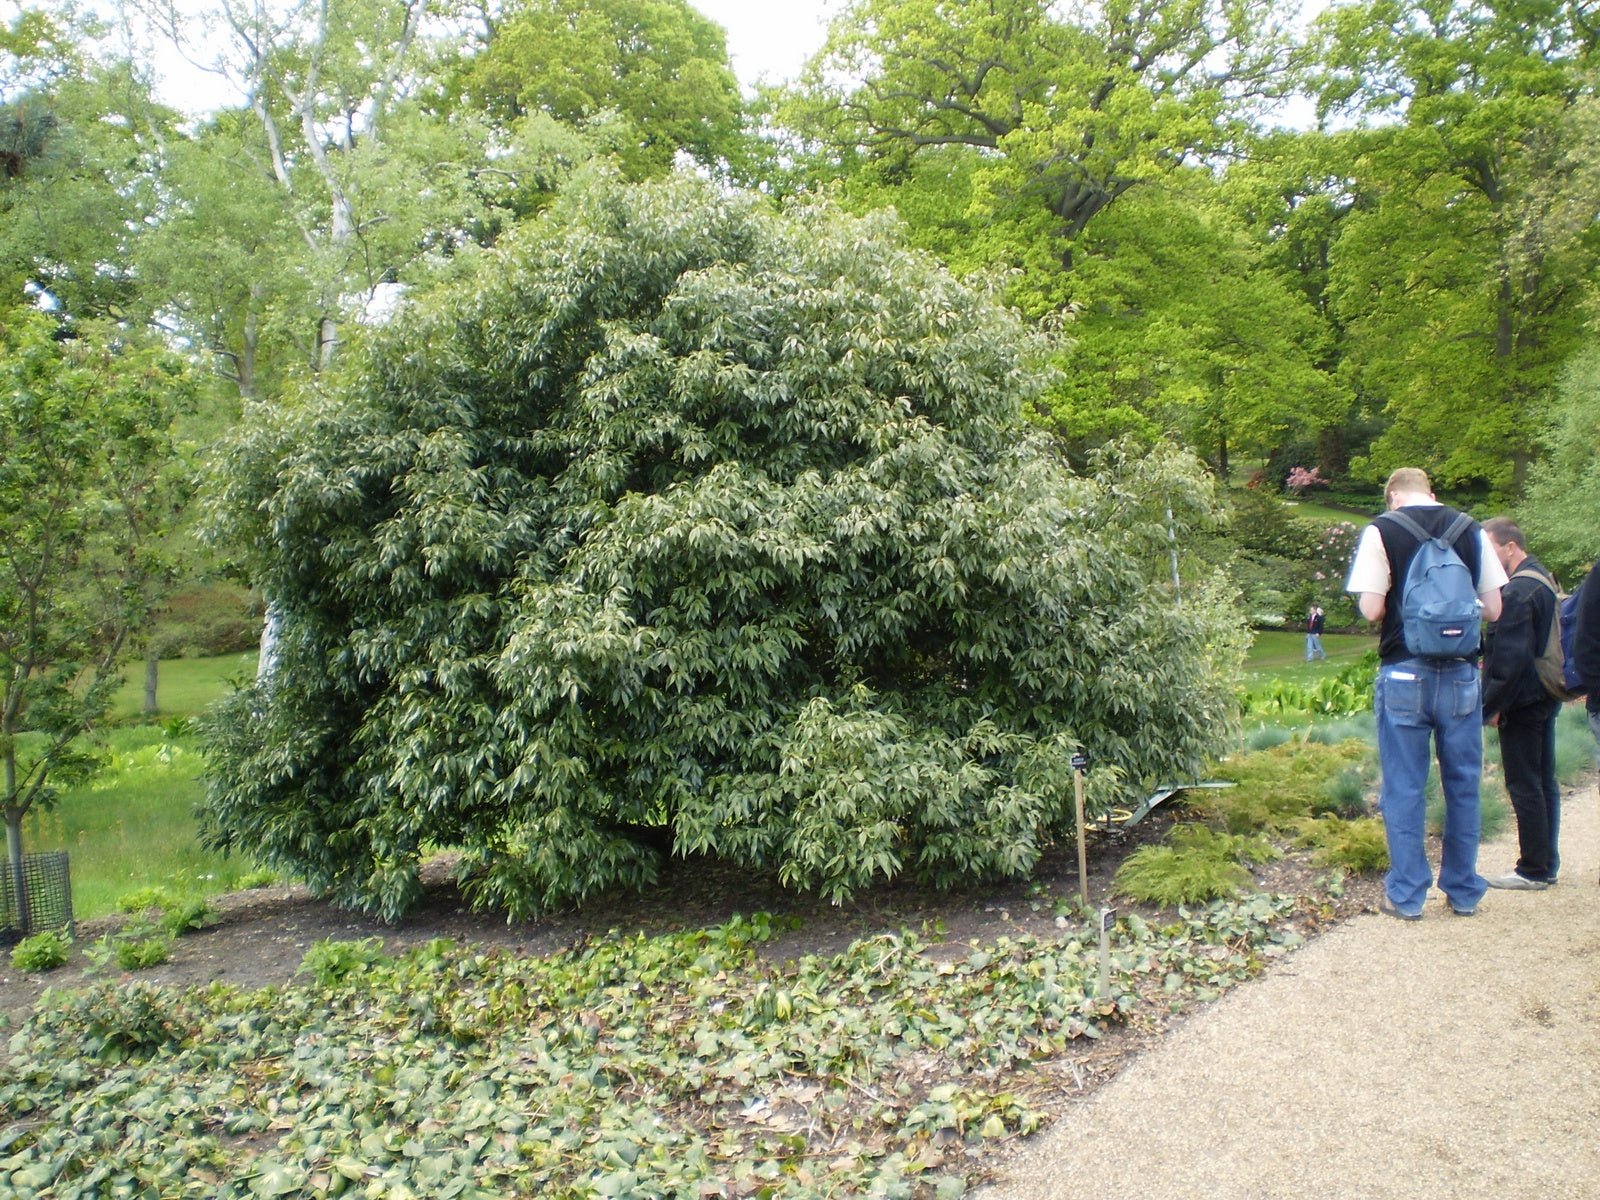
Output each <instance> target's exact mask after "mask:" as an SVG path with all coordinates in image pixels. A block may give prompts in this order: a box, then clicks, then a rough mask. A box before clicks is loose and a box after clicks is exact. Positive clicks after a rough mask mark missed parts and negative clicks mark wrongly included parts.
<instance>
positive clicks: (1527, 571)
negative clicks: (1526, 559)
mask: <svg viewBox="0 0 1600 1200" xmlns="http://www.w3.org/2000/svg"><path fill="white" fill-rule="evenodd" d="M1511 578H1513V579H1537V580H1538V581H1539V582H1540V583H1542V584H1544V585H1545V587H1547V588H1549V589H1550V591H1551V592H1553V593H1554V594H1555V595H1556V596H1557V597H1559V596H1560V595H1561V589H1560V588H1558V587H1557V586H1556V585H1555V583H1554V581H1552V580H1551V578H1550V577H1549V576H1548V575H1546V574H1545V573H1544V572H1543V571H1535V570H1532V569H1531V568H1528V567H1519V568H1518V569H1517V570H1515V571H1513V572H1511Z"/></svg>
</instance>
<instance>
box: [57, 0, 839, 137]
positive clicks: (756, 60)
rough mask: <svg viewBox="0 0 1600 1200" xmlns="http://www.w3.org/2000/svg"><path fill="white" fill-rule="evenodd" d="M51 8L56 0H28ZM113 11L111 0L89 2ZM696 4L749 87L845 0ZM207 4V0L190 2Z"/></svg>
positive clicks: (802, 50)
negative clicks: (724, 40) (722, 35)
mask: <svg viewBox="0 0 1600 1200" xmlns="http://www.w3.org/2000/svg"><path fill="white" fill-rule="evenodd" d="M28 2H29V3H32V4H40V3H42V4H43V5H44V6H45V7H49V6H50V4H51V2H52V0H28ZM90 2H91V4H96V5H97V6H98V7H100V8H101V9H102V10H103V11H105V12H106V13H107V15H110V12H111V6H110V3H109V0H90ZM690 3H691V4H693V5H694V7H695V8H697V9H699V10H700V11H701V12H702V13H704V14H705V15H706V16H708V17H710V18H711V19H712V20H713V21H715V22H716V23H717V24H719V25H721V26H722V27H723V28H724V29H725V30H727V32H728V54H729V56H730V57H731V58H732V59H733V69H734V73H735V74H737V75H738V77H739V82H740V83H742V84H744V85H745V87H746V88H750V87H753V86H754V85H755V84H756V83H758V82H763V81H765V82H768V83H779V82H782V81H783V80H786V79H792V78H794V76H795V75H797V74H798V73H799V71H800V67H801V64H803V63H804V62H805V60H806V59H808V58H810V57H811V55H812V54H814V53H816V51H817V50H818V49H819V48H820V47H821V45H822V38H823V35H824V33H826V31H827V22H828V19H829V17H831V16H833V15H835V14H836V13H838V11H839V9H840V7H841V6H842V5H843V3H844V0H690ZM190 6H191V7H192V8H196V9H198V8H203V7H204V6H205V4H204V0H190ZM153 49H154V54H153V60H154V65H155V66H156V69H157V71H158V73H159V74H160V75H161V76H162V77H163V80H162V82H163V86H162V87H161V88H160V89H158V90H159V92H160V94H161V96H162V99H164V100H166V101H167V102H168V103H171V104H177V105H178V106H179V107H182V108H186V109H188V110H190V111H203V110H205V109H208V108H210V107H212V106H213V105H215V104H217V103H219V102H222V101H223V97H222V96H221V95H220V94H218V92H219V84H218V82H217V81H216V80H214V79H206V78H205V77H204V76H202V75H200V74H199V73H198V72H196V71H194V70H193V68H189V67H187V66H186V65H185V64H184V63H183V62H182V60H181V59H179V58H178V57H177V56H176V55H175V54H173V52H172V51H171V50H170V49H169V48H167V47H166V46H163V45H160V44H159V43H158V44H157V45H156V46H155V47H154V48H153Z"/></svg>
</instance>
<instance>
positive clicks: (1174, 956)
mask: <svg viewBox="0 0 1600 1200" xmlns="http://www.w3.org/2000/svg"><path fill="white" fill-rule="evenodd" d="M1319 911H1320V912H1322V914H1323V915H1325V910H1320V909H1319V904H1318V902H1315V901H1305V900H1293V899H1289V898H1284V897H1269V896H1265V895H1256V896H1253V897H1250V898H1247V899H1243V900H1238V901H1231V902H1226V903H1218V904H1216V905H1213V906H1211V907H1209V908H1206V909H1204V910H1201V911H1194V912H1186V911H1180V912H1179V914H1178V916H1177V917H1176V918H1175V919H1172V920H1168V921H1165V922H1163V923H1160V924H1156V923H1153V922H1151V921H1146V920H1144V919H1141V918H1140V917H1138V916H1132V915H1130V916H1126V917H1123V918H1121V919H1118V920H1117V921H1116V922H1115V923H1114V925H1113V926H1112V927H1111V929H1110V931H1109V938H1108V945H1109V954H1108V955H1107V956H1106V959H1105V961H1104V965H1103V966H1102V959H1101V954H1100V949H1099V926H1098V922H1088V923H1083V922H1080V921H1079V919H1078V917H1077V916H1075V915H1073V916H1067V915H1064V916H1063V917H1061V918H1060V919H1059V921H1058V924H1059V925H1060V926H1061V928H1059V929H1058V930H1057V931H1056V936H1053V937H1050V938H1039V937H1036V936H1032V935H1020V936H1017V937H1013V938H999V939H996V940H992V941H989V942H986V943H985V944H982V945H974V944H959V945H958V944H950V943H940V942H938V941H936V940H934V939H935V934H934V932H933V931H925V932H924V933H923V934H916V933H911V932H902V933H898V934H883V935H878V936H874V937H868V938H864V939H861V940H859V941H857V942H855V943H854V944H853V945H852V946H851V947H850V948H849V949H848V950H847V951H845V952H844V953H842V954H839V955H836V956H832V957H821V956H808V957H805V958H802V959H799V960H788V961H783V962H778V961H774V959H773V958H772V957H769V956H767V955H764V954H763V947H764V946H765V945H766V944H767V943H768V942H769V941H770V939H771V938H772V937H773V933H774V930H773V922H772V921H771V920H770V919H768V918H766V917H764V916H758V917H756V918H754V919H748V920H747V919H740V918H736V919H734V920H732V921H729V922H726V923H724V924H722V925H720V926H717V927H715V928H712V929H707V930H697V931H691V932H682V933H673V934H668V935H659V936H645V935H631V936H625V935H622V934H617V933H613V934H610V935H607V936H604V937H596V938H590V939H586V940H584V941H582V942H580V943H579V944H576V945H574V946H572V947H570V948H569V949H567V950H565V951H563V952H561V953H557V954H554V955H551V956H548V957H526V956H522V955H518V954H515V953H510V952H506V951H502V950H492V951H487V952H485V951H483V950H481V949H474V948H471V947H465V946H460V945H456V944H454V943H450V942H446V941H437V942H433V943H430V944H428V945H426V946H424V947H421V948H419V949H417V950H414V951H412V952H410V953H408V954H407V955H405V956H403V957H401V958H398V959H389V958H386V957H384V956H382V955H381V954H380V953H378V951H377V948H376V944H375V943H360V942H355V943H351V942H346V943H323V944H319V946H317V947H314V948H313V953H312V954H309V955H308V956H307V970H306V972H304V973H303V974H302V976H300V977H297V978H296V980H295V981H294V982H292V983H290V984H288V985H285V986H279V987H271V988H265V989H238V988H232V987H224V986H220V985H218V986H212V987H210V988H190V989H186V990H178V989H170V988H160V987H156V986H152V985H145V984H139V983H132V984H130V983H128V982H126V981H123V982H121V983H118V984H113V985H102V986H100V987H97V988H94V989H91V990H87V991H78V992H71V993H62V994H58V995H56V996H54V997H51V998H49V999H48V1000H47V1002H46V1003H44V1004H42V1005H41V1006H40V1008H39V1011H38V1012H37V1013H36V1015H35V1016H34V1017H33V1018H32V1019H31V1021H30V1022H29V1023H28V1024H27V1025H25V1026H23V1027H22V1028H21V1029H20V1030H19V1031H18V1032H17V1033H16V1034H15V1036H14V1037H13V1038H12V1040H11V1044H10V1056H9V1058H8V1060H7V1061H6V1062H5V1064H4V1066H3V1067H0V1194H12V1195H29V1196H39V1195H50V1196H53V1197H62V1198H69V1197H88V1196H97V1197H98V1196H120V1195H129V1196H133V1195H152V1196H163V1197H187V1196H193V1197H201V1196H204V1197H213V1196H215V1197H241V1198H242V1197H251V1196H259V1197H270V1196H290V1195H292V1196H310V1197H321V1196H337V1195H351V1196H366V1197H384V1198H386V1200H390V1198H392V1200H402V1198H405V1197H441V1198H442V1197H478V1198H488V1197H496V1198H498V1197H505V1196H535V1195H536V1196H542V1197H554V1198H565V1197H573V1198H575V1197H580V1196H583V1197H589V1196H630V1197H680V1196H683V1197H716V1196H724V1197H736V1196H738V1197H743V1196H770V1197H823V1196H843V1195H879V1196H907V1197H916V1196H928V1197H943V1196H958V1195H961V1194H963V1192H964V1191H965V1190H966V1188H967V1187H968V1186H970V1185H971V1184H972V1183H973V1182H974V1181H975V1180H977V1179H978V1178H981V1176H982V1173H983V1167H982V1163H983V1159H984V1156H985V1155H986V1154H987V1153H988V1152H989V1151H990V1150H992V1149H993V1148H994V1147H995V1146H997V1145H998V1144H1001V1143H1003V1141H1004V1140H1005V1139H1009V1138H1012V1137H1014V1136H1016V1135H1017V1134H1019V1133H1026V1132H1029V1131H1031V1130H1032V1129H1034V1128H1036V1127H1037V1126H1038V1125H1039V1124H1040V1123H1042V1122H1043V1121H1044V1120H1045V1119H1046V1113H1045V1104H1046V1103H1047V1102H1048V1100H1047V1093H1048V1091H1049V1083H1048V1069H1049V1064H1050V1063H1051V1061H1052V1060H1056V1059H1059V1058H1060V1057H1061V1056H1063V1055H1065V1054H1069V1053H1070V1052H1071V1050H1072V1049H1073V1047H1074V1045H1075V1044H1082V1040H1083V1039H1095V1038H1099V1037H1102V1036H1104V1035H1105V1034H1106V1033H1108V1032H1113V1031H1116V1030H1119V1029H1123V1028H1127V1027H1129V1026H1133V1027H1148V1026H1153V1025H1158V1024H1159V1023H1160V1022H1161V1021H1162V1020H1163V1019H1164V1018H1165V1017H1166V1016H1167V1015H1168V1014H1170V1013H1171V1012H1172V1011H1175V1010H1181V1009H1182V1008H1184V1007H1186V1006H1189V1005H1191V1004H1193V1003H1194V1002H1196V1001H1197V1000H1204V999H1208V998H1210V997H1212V996H1214V995H1216V994H1217V992H1218V991H1220V990H1221V989H1223V988H1225V987H1227V986H1229V985H1230V984H1232V983H1234V982H1237V981H1239V980H1242V979H1245V978H1248V977H1249V976H1251V975H1252V974H1254V973H1255V972H1257V971H1258V970H1259V969H1260V968H1261V967H1262V966H1263V965H1264V963H1265V962H1267V961H1268V960H1269V959H1270V958H1272V957H1274V956H1276V955H1279V954H1281V953H1283V952H1284V950H1285V949H1286V948H1288V947H1290V946H1293V945H1295V944H1297V943H1298V942H1299V941H1300V938H1301V933H1300V930H1301V929H1303V928H1305V926H1306V925H1307V923H1308V922H1309V923H1312V924H1314V923H1315V922H1316V921H1317V919H1318V916H1319Z"/></svg>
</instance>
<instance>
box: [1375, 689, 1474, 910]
mask: <svg viewBox="0 0 1600 1200" xmlns="http://www.w3.org/2000/svg"><path fill="white" fill-rule="evenodd" d="M1374 707H1375V709H1376V712H1377V716H1378V762H1379V765H1380V766H1381V767H1382V769H1383V786H1382V790H1381V792H1380V800H1379V805H1380V807H1381V809H1382V811H1383V827H1384V833H1385V836H1386V837H1387V839H1388V842H1389V873H1388V874H1387V875H1385V876H1384V887H1385V888H1386V889H1387V890H1388V893H1389V900H1390V902H1391V903H1393V904H1394V906H1395V907H1396V908H1398V909H1399V910H1400V911H1401V912H1403V913H1408V914H1415V913H1420V912H1421V911H1422V904H1423V901H1424V900H1426V899H1427V897H1428V886H1429V885H1430V884H1431V883H1432V882H1433V874H1432V872H1431V870H1430V869H1429V866H1428V855H1427V850H1426V848H1425V841H1424V839H1425V837H1426V822H1425V807H1426V806H1425V801H1424V799H1423V788H1424V786H1425V785H1426V784H1427V782H1428V771H1429V767H1430V764H1429V759H1430V757H1431V756H1430V743H1435V744H1436V745H1437V748H1438V757H1439V782H1440V784H1441V785H1442V787H1443V791H1444V851H1443V855H1442V857H1441V860H1440V865H1439V888H1440V890H1441V891H1443V892H1444V894H1445V895H1446V896H1447V897H1448V898H1449V901H1450V903H1451V905H1452V906H1453V907H1455V908H1462V909H1471V908H1475V907H1477V904H1478V901H1479V899H1481V898H1482V896H1483V893H1484V891H1485V889H1486V888H1487V887H1488V884H1487V883H1485V882H1484V879H1483V876H1481V875H1479V874H1478V832H1479V821H1480V813H1479V809H1478V782H1479V779H1480V778H1481V776H1482V773H1483V728H1482V724H1483V695H1482V692H1481V690H1480V687H1479V682H1478V669H1477V667H1476V666H1475V665H1473V664H1472V663H1470V662H1466V661H1461V660H1455V659H1420V658H1412V659H1406V660H1404V661H1402V662H1393V663H1385V664H1384V665H1383V666H1381V667H1379V668H1378V685H1377V690H1376V701H1375V705H1374Z"/></svg>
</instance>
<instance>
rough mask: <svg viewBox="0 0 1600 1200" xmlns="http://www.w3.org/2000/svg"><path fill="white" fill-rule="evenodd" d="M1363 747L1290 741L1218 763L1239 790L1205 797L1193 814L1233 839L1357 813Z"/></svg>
mask: <svg viewBox="0 0 1600 1200" xmlns="http://www.w3.org/2000/svg"><path fill="white" fill-rule="evenodd" d="M1369 757H1370V754H1369V750H1368V747H1367V746H1366V744H1365V743H1362V742H1357V741H1346V742H1339V743H1337V744H1333V745H1329V744H1325V743H1321V742H1308V741H1305V740H1301V739H1298V738H1297V739H1294V740H1291V741H1288V742H1284V743H1283V744H1281V745H1278V746H1273V747H1271V748H1269V749H1266V750H1260V751H1256V752H1254V753H1251V754H1242V755H1239V756H1237V757H1235V758H1233V759H1230V760H1228V761H1227V762H1224V763H1221V764H1219V765H1218V767H1217V769H1216V774H1217V776H1218V777H1219V778H1221V779H1228V780H1232V781H1234V782H1235V783H1236V784H1237V785H1238V786H1237V787H1233V788H1226V789H1219V790H1217V791H1213V792H1209V793H1207V794H1206V795H1205V796H1204V797H1203V798H1197V799H1195V800H1193V801H1192V803H1191V809H1192V811H1195V812H1196V813H1197V814H1198V815H1200V816H1202V817H1204V818H1206V819H1207V820H1209V821H1211V822H1213V823H1216V824H1219V825H1221V826H1222V827H1223V828H1224V829H1227V830H1228V831H1230V832H1233V833H1253V832H1263V833H1284V832H1289V831H1291V830H1292V829H1293V828H1294V823H1295V822H1296V821H1298V820H1299V819H1300V818H1302V817H1308V816H1315V815H1318V814H1320V813H1324V812H1335V811H1342V810H1345V809H1356V808H1358V807H1359V803H1358V801H1359V798H1360V797H1362V796H1364V794H1365V790H1366V783H1365V770H1366V763H1367V761H1368V759H1369Z"/></svg>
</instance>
